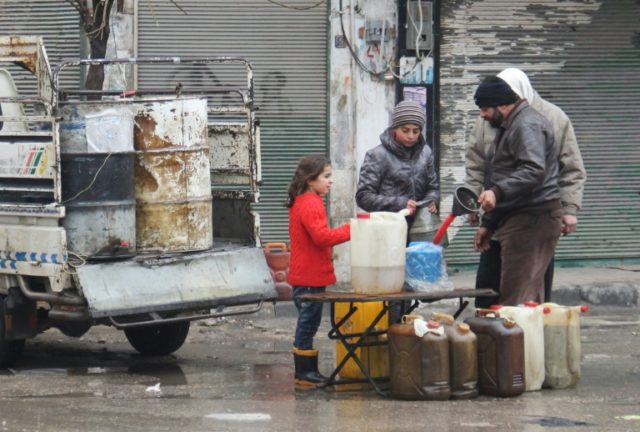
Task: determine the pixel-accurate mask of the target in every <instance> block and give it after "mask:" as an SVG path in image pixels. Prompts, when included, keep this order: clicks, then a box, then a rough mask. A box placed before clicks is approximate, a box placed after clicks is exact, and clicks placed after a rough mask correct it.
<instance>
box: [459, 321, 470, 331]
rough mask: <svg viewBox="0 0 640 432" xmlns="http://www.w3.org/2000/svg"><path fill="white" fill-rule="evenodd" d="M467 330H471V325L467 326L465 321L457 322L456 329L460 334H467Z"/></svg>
mask: <svg viewBox="0 0 640 432" xmlns="http://www.w3.org/2000/svg"><path fill="white" fill-rule="evenodd" d="M469 330H471V327H469V324H467V323H458V331H459V332H460V333H462V334H467V333H469Z"/></svg>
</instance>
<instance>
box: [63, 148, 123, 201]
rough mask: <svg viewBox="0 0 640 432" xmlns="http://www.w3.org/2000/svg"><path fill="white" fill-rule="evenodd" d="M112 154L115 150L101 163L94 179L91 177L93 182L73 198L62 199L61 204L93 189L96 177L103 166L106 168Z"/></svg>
mask: <svg viewBox="0 0 640 432" xmlns="http://www.w3.org/2000/svg"><path fill="white" fill-rule="evenodd" d="M112 154H113V152H111V153H109V154H108V155H107V157H106V158H104V160H103V161H102V165H100V168H98V170H97V171H96V173H95V174H94V176H93V179H91V183H89V185H88V186H87V187H86V188H84V189H82V190H81V191H80V192H78V193H77V194H75V195H74V196H72V197H71V198H68V199H66V200H64V201H61V202H60V204H65V203H68V202H69V201H73V200H74V199H76V198H78V197H79V196H80V195H82V194H83V193H85V192H86V191H88V190H89V189H91V186H93V184H94V183H95V182H96V179H97V178H98V175H100V171H102V168H104V166H105V165H106V164H107V161H108V160H109V158H110V157H111V155H112Z"/></svg>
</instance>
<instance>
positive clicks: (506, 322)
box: [502, 318, 516, 329]
mask: <svg viewBox="0 0 640 432" xmlns="http://www.w3.org/2000/svg"><path fill="white" fill-rule="evenodd" d="M502 322H503V323H504V326H505V327H506V328H509V329H510V328H513V327H515V325H516V322H515V321H514V320H512V319H510V318H504V319H503V320H502Z"/></svg>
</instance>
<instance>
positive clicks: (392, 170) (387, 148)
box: [356, 128, 440, 212]
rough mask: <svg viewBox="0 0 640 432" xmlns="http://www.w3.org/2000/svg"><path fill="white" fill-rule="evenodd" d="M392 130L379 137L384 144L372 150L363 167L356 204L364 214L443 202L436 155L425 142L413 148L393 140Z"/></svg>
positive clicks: (420, 142) (422, 141) (419, 142)
mask: <svg viewBox="0 0 640 432" xmlns="http://www.w3.org/2000/svg"><path fill="white" fill-rule="evenodd" d="M391 131H392V129H391V128H388V129H387V130H385V131H384V132H383V133H382V135H380V141H381V144H380V145H378V146H377V147H374V148H373V149H371V150H369V151H368V152H367V154H366V155H365V157H364V162H363V163H362V166H361V167H360V179H359V181H358V191H357V192H356V202H357V204H358V206H359V207H360V208H362V209H363V210H365V211H368V212H371V211H399V210H402V209H403V208H406V207H407V202H408V201H409V200H410V199H413V200H415V201H422V200H427V201H435V202H436V205H438V204H439V201H440V184H439V183H438V176H437V173H436V170H435V165H434V159H433V153H432V152H431V149H430V148H429V146H427V145H426V143H425V140H424V138H423V137H422V136H420V140H419V141H418V142H417V143H416V144H415V145H414V146H413V147H412V148H411V149H408V148H405V147H403V146H402V145H401V144H398V143H396V142H395V141H394V139H393V138H392V135H391Z"/></svg>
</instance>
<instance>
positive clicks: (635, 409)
mask: <svg viewBox="0 0 640 432" xmlns="http://www.w3.org/2000/svg"><path fill="white" fill-rule="evenodd" d="M432 310H435V308H434V307H433V306H431V307H430V308H429V309H426V310H425V311H426V312H427V313H428V311H432ZM443 311H445V312H446V311H448V310H447V307H445V308H444V309H443ZM294 326H295V318H293V317H274V316H273V313H271V314H269V313H268V311H266V312H264V311H263V312H261V314H260V315H253V316H248V317H245V318H238V317H234V318H228V319H218V320H209V321H203V322H195V323H192V327H191V331H190V333H189V338H188V340H187V343H186V344H185V345H184V346H183V347H182V348H181V349H180V350H179V351H178V352H177V353H175V354H173V355H171V356H165V357H156V358H146V357H142V356H140V355H138V354H137V353H136V352H135V351H134V350H133V348H131V347H130V346H129V345H128V343H127V341H126V339H125V337H124V334H122V333H121V332H119V331H117V330H115V329H113V328H107V327H95V328H92V329H91V330H90V332H89V333H87V334H86V335H84V336H83V337H82V338H80V339H74V338H69V337H66V336H64V335H62V333H60V332H58V331H57V330H49V331H48V332H46V333H44V334H42V335H40V336H38V337H37V338H36V339H33V340H30V341H28V342H27V345H26V347H25V351H24V354H23V356H22V357H21V359H20V360H19V361H18V363H17V364H16V365H15V367H14V368H12V369H9V370H6V371H2V372H0V419H1V420H0V431H279V432H285V431H300V430H304V431H334V430H335V431H337V430H366V431H367V432H370V431H417V430H428V431H431V430H433V431H439V432H447V431H452V432H453V431H456V432H457V431H483V430H486V431H493V430H503V431H565V430H566V431H576V432H580V431H638V430H640V311H639V310H638V309H636V308H617V309H612V308H606V309H605V308H594V309H592V311H591V312H590V313H589V314H587V315H585V316H583V318H582V357H583V358H582V380H581V382H580V384H579V385H578V387H577V388H575V389H568V390H543V391H538V392H528V393H525V394H524V395H522V396H519V397H515V398H509V399H499V398H493V397H486V396H481V397H479V398H477V399H473V400H465V401H446V402H407V401H397V400H391V399H384V398H381V397H380V396H379V395H378V394H377V393H375V392H373V391H340V392H335V391H325V390H315V391H306V392H299V391H298V392H296V391H294V389H293V361H292V356H291V354H290V347H291V334H292V332H293V328H294ZM321 331H322V333H321V335H320V336H319V337H317V340H318V343H317V345H318V348H319V349H320V350H321V358H320V368H321V370H322V371H323V372H324V373H326V374H328V373H329V372H330V370H331V368H332V367H333V365H334V352H335V350H334V342H332V341H329V340H328V339H327V337H326V332H327V331H328V326H327V325H326V319H325V322H324V323H323V327H322V329H321Z"/></svg>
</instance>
